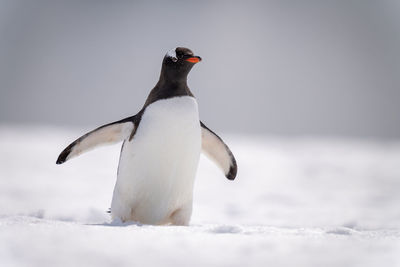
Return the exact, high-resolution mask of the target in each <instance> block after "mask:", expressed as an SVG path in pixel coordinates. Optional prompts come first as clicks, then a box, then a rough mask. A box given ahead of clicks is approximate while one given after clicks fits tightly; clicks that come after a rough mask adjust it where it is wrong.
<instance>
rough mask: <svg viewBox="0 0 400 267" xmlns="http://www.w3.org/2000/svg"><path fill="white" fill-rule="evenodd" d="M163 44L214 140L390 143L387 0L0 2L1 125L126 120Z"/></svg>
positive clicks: (398, 23) (393, 105)
mask: <svg viewBox="0 0 400 267" xmlns="http://www.w3.org/2000/svg"><path fill="white" fill-rule="evenodd" d="M176 46H186V47H189V48H191V49H192V50H193V51H194V52H195V53H196V54H198V55H200V56H202V58H203V61H202V62H201V63H200V64H197V65H196V66H195V67H194V68H193V70H192V72H191V74H190V76H189V86H190V88H191V89H192V91H193V93H194V94H195V95H196V97H197V99H198V101H199V106H200V113H201V117H202V119H203V120H204V121H205V122H206V123H207V124H208V125H209V126H210V127H211V128H213V129H217V130H218V131H219V132H220V131H226V132H237V133H261V134H282V135H322V136H355V137H379V138H400V105H399V102H400V53H399V47H400V4H399V2H398V1H168V2H167V1H160V2H149V1H147V2H144V3H138V2H130V1H80V2H78V1H18V0H17V1H15V0H0V93H1V95H0V124H7V123H18V124H25V123H30V124H32V123H33V124H36V123H37V124H46V125H71V126H73V125H80V126H82V125H91V126H96V125H101V124H104V123H108V122H111V121H114V120H118V119H120V118H123V117H127V116H130V115H133V114H135V113H136V112H137V111H138V110H139V109H140V108H141V106H142V105H143V103H144V101H145V98H146V96H147V94H148V92H149V91H150V89H151V88H152V87H153V86H154V85H155V83H156V82H157V79H158V76H159V71H160V67H161V61H162V58H163V56H164V54H165V53H166V52H167V51H168V50H170V49H171V48H173V47H176Z"/></svg>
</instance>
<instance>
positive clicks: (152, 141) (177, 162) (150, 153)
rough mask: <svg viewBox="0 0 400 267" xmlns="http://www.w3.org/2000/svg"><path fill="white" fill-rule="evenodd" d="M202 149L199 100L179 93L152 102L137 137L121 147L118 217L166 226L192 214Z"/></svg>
mask: <svg viewBox="0 0 400 267" xmlns="http://www.w3.org/2000/svg"><path fill="white" fill-rule="evenodd" d="M200 150H201V131H200V124H199V114H198V108H197V102H196V100H195V99H194V98H193V97H189V96H184V97H174V98H171V99H165V100H159V101H156V102H154V103H153V104H151V105H149V106H148V107H147V108H146V110H145V112H144V114H143V116H142V119H141V121H140V124H139V126H138V129H137V131H136V134H135V136H134V138H133V139H132V141H127V140H126V141H125V143H124V146H123V149H122V151H121V157H120V165H119V168H118V178H117V182H116V185H115V188H114V195H113V200H112V205H111V213H112V216H113V218H119V219H121V220H122V221H126V220H133V221H139V222H141V223H146V224H165V223H169V222H171V216H173V215H174V213H175V212H177V211H182V214H180V215H182V216H183V223H185V224H186V223H188V221H189V219H190V215H191V207H192V199H193V184H194V179H195V176H196V171H197V166H198V161H199V156H200Z"/></svg>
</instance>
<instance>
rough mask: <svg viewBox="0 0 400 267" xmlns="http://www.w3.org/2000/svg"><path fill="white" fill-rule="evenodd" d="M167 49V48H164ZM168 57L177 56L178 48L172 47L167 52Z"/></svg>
mask: <svg viewBox="0 0 400 267" xmlns="http://www.w3.org/2000/svg"><path fill="white" fill-rule="evenodd" d="M164 51H165V50H164ZM167 56H168V57H172V58H176V48H174V49H171V50H169V51H168V52H167Z"/></svg>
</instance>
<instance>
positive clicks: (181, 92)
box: [144, 71, 193, 107]
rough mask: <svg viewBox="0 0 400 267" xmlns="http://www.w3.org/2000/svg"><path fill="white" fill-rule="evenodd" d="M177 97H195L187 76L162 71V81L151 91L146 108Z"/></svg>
mask: <svg viewBox="0 0 400 267" xmlns="http://www.w3.org/2000/svg"><path fill="white" fill-rule="evenodd" d="M177 96H193V94H192V92H191V91H190V89H189V87H188V85H187V74H185V75H183V76H181V75H172V73H167V72H164V71H161V75H160V79H159V80H158V83H157V84H156V86H155V87H154V88H153V90H151V92H150V94H149V96H148V97H147V100H146V102H145V105H144V106H145V107H146V106H148V105H150V104H151V103H153V102H155V101H157V100H161V99H168V98H172V97H177Z"/></svg>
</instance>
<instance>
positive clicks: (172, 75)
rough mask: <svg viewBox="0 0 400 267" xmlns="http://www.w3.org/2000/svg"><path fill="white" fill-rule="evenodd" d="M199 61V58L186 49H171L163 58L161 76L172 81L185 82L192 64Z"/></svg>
mask: <svg viewBox="0 0 400 267" xmlns="http://www.w3.org/2000/svg"><path fill="white" fill-rule="evenodd" d="M200 61H201V57H199V56H195V55H194V54H193V52H192V51H191V50H190V49H188V48H186V47H177V48H174V49H171V50H170V51H168V53H167V54H166V55H165V57H164V60H163V64H162V69H161V75H162V76H164V78H166V79H168V80H172V81H174V80H176V81H179V80H186V78H187V75H188V74H189V72H190V70H191V69H192V67H193V66H194V64H196V63H198V62H200Z"/></svg>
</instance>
